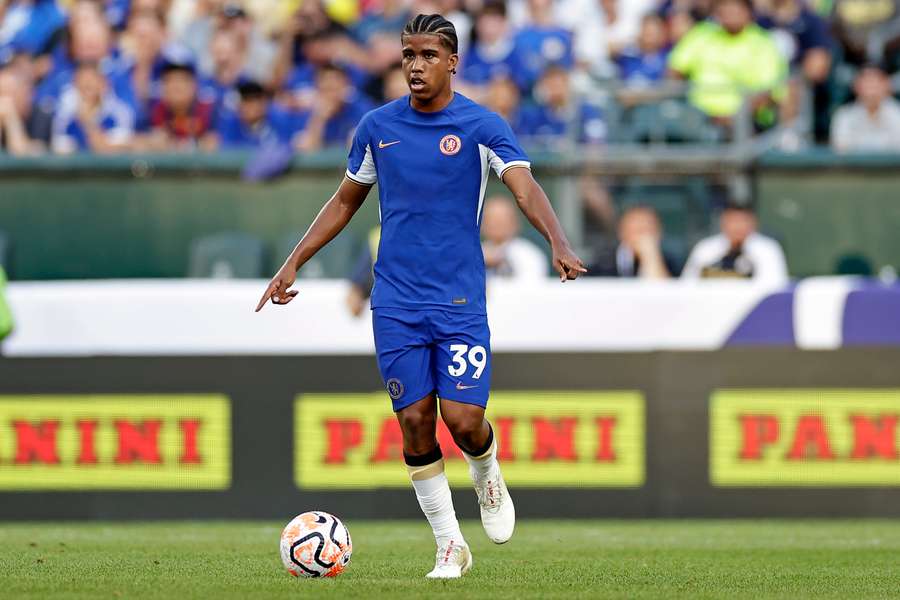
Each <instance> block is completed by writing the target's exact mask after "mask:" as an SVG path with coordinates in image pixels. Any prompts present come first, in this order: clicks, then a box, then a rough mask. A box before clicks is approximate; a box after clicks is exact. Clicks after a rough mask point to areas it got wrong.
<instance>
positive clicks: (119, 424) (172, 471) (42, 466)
mask: <svg viewBox="0 0 900 600" xmlns="http://www.w3.org/2000/svg"><path fill="white" fill-rule="evenodd" d="M230 484H231V408H230V405H229V401H228V398H226V397H225V396H220V395H209V394H191V395H177V394H153V395H131V394H122V395H120V394H109V395H106V394H103V395H81V394H79V395H44V396H0V490H177V489H186V490H224V489H228V487H229V486H230Z"/></svg>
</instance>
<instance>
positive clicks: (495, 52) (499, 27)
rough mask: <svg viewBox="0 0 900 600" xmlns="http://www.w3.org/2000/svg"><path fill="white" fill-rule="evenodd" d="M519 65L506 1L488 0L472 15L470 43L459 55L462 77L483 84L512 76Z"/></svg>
mask: <svg viewBox="0 0 900 600" xmlns="http://www.w3.org/2000/svg"><path fill="white" fill-rule="evenodd" d="M518 69H519V67H518V63H517V56H516V55H515V54H514V53H513V35H512V30H511V29H510V26H509V22H508V21H507V19H506V5H505V4H504V3H503V2H498V1H496V0H489V1H488V2H486V3H485V4H484V6H483V7H482V8H481V11H480V12H479V13H478V15H477V16H476V17H475V28H474V34H473V36H472V43H471V46H470V47H469V51H468V52H467V53H466V54H465V55H464V56H463V59H462V78H463V79H464V80H465V81H466V82H467V83H470V84H473V85H476V86H486V85H487V84H488V83H490V82H491V81H492V80H493V79H495V78H497V77H508V78H512V77H514V76H515V73H516V71H517V70H518Z"/></svg>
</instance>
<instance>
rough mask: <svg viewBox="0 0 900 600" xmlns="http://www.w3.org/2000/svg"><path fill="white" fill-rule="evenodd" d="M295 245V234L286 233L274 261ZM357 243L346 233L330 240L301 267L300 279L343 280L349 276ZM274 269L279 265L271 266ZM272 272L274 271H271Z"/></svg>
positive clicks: (356, 250)
mask: <svg viewBox="0 0 900 600" xmlns="http://www.w3.org/2000/svg"><path fill="white" fill-rule="evenodd" d="M296 245H297V232H296V231H294V232H291V233H286V234H285V235H284V236H283V237H282V239H281V242H280V243H279V246H278V252H276V260H282V259H283V258H284V257H285V256H287V255H288V254H290V252H291V250H293V249H294V246H296ZM359 248H360V244H359V241H358V240H357V239H356V238H355V237H353V235H352V233H351V232H349V231H347V232H344V233H342V234H340V235H339V236H337V237H336V238H334V240H332V241H331V242H330V243H329V244H328V245H327V246H325V247H324V248H323V249H322V250H321V251H320V252H319V253H318V254H316V255H315V256H313V257H312V258H311V259H310V260H309V262H307V263H306V264H305V265H303V268H302V269H301V270H300V272H299V273H298V277H300V278H301V279H326V278H345V277H348V276H349V275H350V269H352V268H353V262H354V260H355V258H356V255H357V253H358V252H359ZM272 266H273V268H274V269H277V268H278V267H280V266H281V263H278V264H277V265H274V264H273V265H272ZM273 272H274V270H273Z"/></svg>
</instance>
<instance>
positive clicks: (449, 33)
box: [400, 15, 459, 54]
mask: <svg viewBox="0 0 900 600" xmlns="http://www.w3.org/2000/svg"><path fill="white" fill-rule="evenodd" d="M419 33H429V34H432V35H436V36H438V37H439V38H441V43H442V44H444V46H446V47H447V48H448V49H449V50H450V52H452V53H453V54H458V53H459V39H458V38H457V37H456V27H454V26H453V23H451V22H450V21H448V20H447V19H445V18H444V17H442V16H441V15H416V16H415V17H413V18H412V19H411V20H410V21H409V23H407V24H406V27H404V28H403V33H401V34H400V39H403V37H404V36H407V35H416V34H419Z"/></svg>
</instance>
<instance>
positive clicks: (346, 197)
mask: <svg viewBox="0 0 900 600" xmlns="http://www.w3.org/2000/svg"><path fill="white" fill-rule="evenodd" d="M370 189H371V186H368V185H362V184H360V183H356V182H355V181H351V180H350V179H348V178H346V177H345V178H344V181H342V182H341V185H340V186H339V187H338V189H337V191H336V192H335V193H334V196H332V197H331V200H329V201H328V202H326V203H325V206H323V207H322V210H320V211H319V214H318V215H317V216H316V218H315V220H314V221H313V222H312V225H310V226H309V229H308V230H307V231H306V235H304V236H303V238H302V239H301V240H300V242H299V243H298V244H297V246H296V247H295V248H294V250H293V251H292V252H291V254H290V256H288V257H287V258H286V259H285V261H284V264H283V265H282V266H281V268H280V269H278V272H277V273H276V274H275V276H274V277H273V278H272V281H270V282H269V285H268V287H266V291H265V292H263V295H262V298H260V300H259V304H257V305H256V312H259V311H260V310H262V307H263V306H265V305H266V302H268V301H269V300H271V301H272V303H273V304H287V303H288V302H290V301H291V300H293V299H294V296H296V295H297V290H291V289H289V288H290V287H291V286H292V285H294V280H295V279H296V278H297V271H299V270H300V267H302V266H303V265H304V264H305V263H306V261H308V260H309V259H310V258H312V257H313V255H315V253H316V252H318V251H319V250H321V249H322V247H323V246H324V245H325V244H327V243H328V242H330V241H331V240H332V239H334V237H335V236H336V235H337V234H339V233H340V232H341V230H342V229H344V227H346V226H347V223H349V222H350V219H352V218H353V215H355V214H356V211H357V210H359V207H360V206H362V203H363V202H364V201H365V199H366V196H367V195H368V194H369V190H370Z"/></svg>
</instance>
